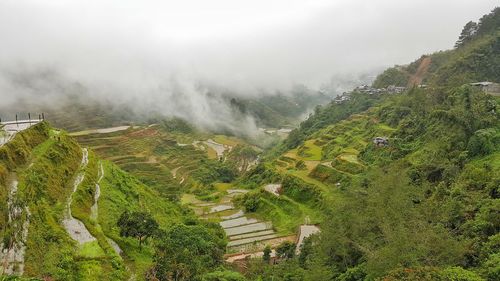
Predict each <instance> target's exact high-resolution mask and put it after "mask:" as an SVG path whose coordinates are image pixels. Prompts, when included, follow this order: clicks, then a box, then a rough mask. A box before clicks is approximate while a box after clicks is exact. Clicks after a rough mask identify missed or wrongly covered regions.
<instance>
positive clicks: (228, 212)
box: [182, 189, 294, 253]
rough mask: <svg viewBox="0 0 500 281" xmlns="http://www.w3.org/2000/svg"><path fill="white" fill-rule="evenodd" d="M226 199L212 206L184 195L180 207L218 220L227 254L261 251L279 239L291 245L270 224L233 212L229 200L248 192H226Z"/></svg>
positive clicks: (241, 190) (236, 210) (234, 190)
mask: <svg viewBox="0 0 500 281" xmlns="http://www.w3.org/2000/svg"><path fill="white" fill-rule="evenodd" d="M225 192H226V195H225V196H224V197H222V198H220V199H219V200H218V202H217V203H215V202H204V201H200V200H197V199H196V198H195V197H194V196H193V195H189V194H185V195H184V196H183V199H182V201H183V203H184V204H188V205H189V206H190V207H191V208H193V209H194V210H195V213H197V214H198V215H200V216H202V217H204V218H207V219H215V220H219V224H220V226H221V227H222V228H223V229H224V231H225V232H226V235H227V237H228V238H229V243H228V245H227V247H228V249H227V252H228V253H236V252H240V253H247V252H252V251H261V250H262V249H263V248H264V247H265V246H266V245H268V244H270V245H274V246H275V245H277V244H279V243H278V242H281V241H283V239H288V240H291V241H293V239H292V238H293V237H294V236H290V237H288V236H287V237H283V236H282V235H280V234H279V233H277V232H276V231H275V229H274V227H273V224H272V223H271V222H269V221H262V220H260V219H258V218H255V217H250V216H248V215H247V214H246V213H245V212H244V211H243V210H241V209H238V208H235V207H234V205H233V204H232V200H233V199H234V197H235V196H237V195H240V194H244V193H246V192H248V191H247V190H243V189H226V190H225Z"/></svg>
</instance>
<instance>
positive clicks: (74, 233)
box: [62, 148, 96, 245]
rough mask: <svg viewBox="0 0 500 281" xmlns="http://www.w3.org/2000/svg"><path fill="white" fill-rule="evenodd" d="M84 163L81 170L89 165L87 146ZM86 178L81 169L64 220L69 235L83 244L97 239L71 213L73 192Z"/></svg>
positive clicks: (83, 158) (84, 152)
mask: <svg viewBox="0 0 500 281" xmlns="http://www.w3.org/2000/svg"><path fill="white" fill-rule="evenodd" d="M82 154H83V157H82V163H81V164H80V170H83V169H85V167H87V164H88V162H89V159H88V157H89V152H88V150H87V149H86V148H84V149H82ZM84 178H85V172H84V171H81V172H80V173H79V174H78V175H77V176H76V179H75V182H74V183H73V192H72V193H71V195H70V196H69V200H68V203H67V204H66V216H65V218H64V220H63V222H62V223H63V226H64V228H65V229H66V231H67V232H68V234H69V236H71V238H72V239H73V240H75V241H77V242H78V244H80V245H82V244H84V243H87V242H92V241H94V240H96V238H95V237H94V236H92V234H90V232H89V231H88V230H87V228H86V227H85V225H84V224H83V222H81V221H79V220H77V219H75V218H74V217H73V216H72V215H71V203H72V202H73V194H74V193H75V192H76V190H77V188H78V186H79V185H80V184H81V183H82V181H83V179H84Z"/></svg>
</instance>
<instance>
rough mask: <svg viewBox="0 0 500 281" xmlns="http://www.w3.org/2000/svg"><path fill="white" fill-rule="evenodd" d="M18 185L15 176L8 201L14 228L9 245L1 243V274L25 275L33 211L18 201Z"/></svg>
mask: <svg viewBox="0 0 500 281" xmlns="http://www.w3.org/2000/svg"><path fill="white" fill-rule="evenodd" d="M17 187H18V181H17V180H16V179H15V178H14V179H13V180H12V181H11V184H10V192H9V198H8V202H7V207H8V210H9V213H8V224H9V226H10V227H11V228H12V229H13V235H12V237H11V239H10V242H9V244H8V245H4V242H5V241H4V242H2V243H1V244H0V259H1V260H2V269H1V271H0V274H17V275H23V273H24V256H25V253H26V240H27V238H28V228H29V224H30V221H29V220H30V216H31V213H30V210H29V208H28V206H23V205H22V204H20V203H19V202H18V201H17ZM23 211H24V214H25V215H26V217H25V220H24V221H22V215H23ZM21 222H22V223H21Z"/></svg>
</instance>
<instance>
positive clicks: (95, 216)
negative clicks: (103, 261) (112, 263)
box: [90, 162, 123, 255]
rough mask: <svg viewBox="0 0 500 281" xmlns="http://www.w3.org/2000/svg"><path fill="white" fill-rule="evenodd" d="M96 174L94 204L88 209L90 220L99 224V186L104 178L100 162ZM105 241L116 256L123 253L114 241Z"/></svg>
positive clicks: (107, 238)
mask: <svg viewBox="0 0 500 281" xmlns="http://www.w3.org/2000/svg"><path fill="white" fill-rule="evenodd" d="M97 174H98V176H97V183H96V184H95V193H94V204H93V205H92V207H91V208H90V218H91V219H92V220H94V221H95V222H97V224H99V222H98V220H97V219H98V216H99V197H101V185H100V184H101V181H102V179H103V178H104V166H103V165H102V163H101V162H99V171H98V173H97ZM106 240H107V241H108V243H109V245H110V246H111V247H112V248H113V250H114V251H115V253H116V254H117V255H121V254H122V253H123V251H122V249H121V248H120V246H119V245H118V243H116V241H115V240H113V239H111V238H109V237H106Z"/></svg>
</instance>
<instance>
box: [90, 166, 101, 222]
mask: <svg viewBox="0 0 500 281" xmlns="http://www.w3.org/2000/svg"><path fill="white" fill-rule="evenodd" d="M97 177H98V178H97V183H96V184H95V193H94V204H93V205H92V207H90V219H92V220H94V221H97V216H98V212H99V210H98V209H99V206H98V204H97V203H98V202H99V197H100V196H101V186H100V182H101V180H102V178H103V177H104V168H103V166H102V163H99V171H98V176H97Z"/></svg>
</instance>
